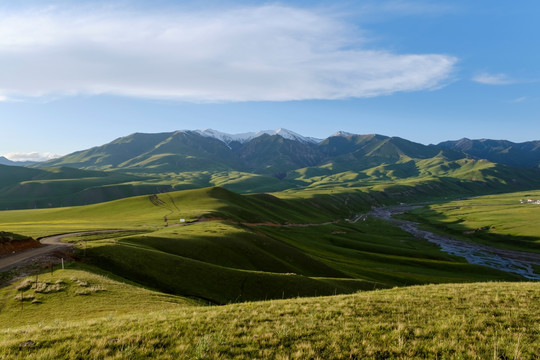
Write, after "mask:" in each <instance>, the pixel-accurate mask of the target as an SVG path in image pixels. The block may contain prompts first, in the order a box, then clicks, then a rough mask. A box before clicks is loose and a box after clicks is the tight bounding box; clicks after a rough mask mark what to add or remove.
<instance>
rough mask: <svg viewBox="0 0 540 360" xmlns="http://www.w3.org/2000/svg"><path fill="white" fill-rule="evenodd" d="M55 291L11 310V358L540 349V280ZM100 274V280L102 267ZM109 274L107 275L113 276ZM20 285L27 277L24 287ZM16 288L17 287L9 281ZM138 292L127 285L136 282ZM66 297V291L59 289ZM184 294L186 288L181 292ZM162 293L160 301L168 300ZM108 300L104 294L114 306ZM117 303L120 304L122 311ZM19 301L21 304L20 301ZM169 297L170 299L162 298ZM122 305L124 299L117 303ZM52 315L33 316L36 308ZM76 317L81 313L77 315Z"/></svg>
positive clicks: (534, 354)
mask: <svg viewBox="0 0 540 360" xmlns="http://www.w3.org/2000/svg"><path fill="white" fill-rule="evenodd" d="M57 276H58V277H59V278H60V277H63V278H66V279H68V280H67V281H68V282H69V284H70V285H69V286H70V288H69V290H68V292H67V293H64V292H58V293H52V294H50V295H47V296H49V297H51V300H48V299H45V300H44V301H43V303H42V304H28V305H27V307H26V308H25V309H24V310H20V309H19V308H18V307H17V305H18V303H17V302H16V301H15V300H14V294H15V293H16V291H15V289H14V288H10V289H8V290H7V291H10V293H9V296H7V297H6V296H4V297H3V298H4V301H7V302H12V303H14V306H13V307H12V308H6V307H5V308H4V309H3V310H2V313H0V316H4V319H6V316H8V317H9V319H17V318H18V317H21V320H15V322H11V323H10V322H6V321H2V322H0V358H6V359H8V358H25V359H52V358H54V359H64V358H69V359H83V358H85V359H86V358H94V359H102V358H115V359H142V358H162V359H410V358H431V359H537V358H538V357H540V327H539V324H540V284H539V283H480V284H459V285H456V284H447V285H429V286H413V287H406V288H395V289H389V290H379V291H368V292H362V293H358V294H352V295H339V296H330V297H316V298H299V299H289V300H273V301H262V302H247V303H242V304H231V305H226V306H218V307H216V306H203V307H201V306H192V305H190V304H185V303H180V304H178V303H173V302H175V301H172V302H169V301H165V302H159V301H158V302H156V299H155V298H152V297H150V298H148V297H145V296H146V295H145V293H144V292H142V293H141V295H140V296H141V297H142V298H141V299H145V298H146V299H151V301H150V302H147V303H146V306H145V307H138V310H137V312H136V313H135V312H132V311H128V312H127V313H124V312H123V310H124V309H128V308H129V302H131V301H133V300H131V299H129V297H126V301H127V302H128V303H126V304H124V305H121V304H118V303H115V304H113V305H111V306H110V308H109V309H108V311H103V312H102V313H101V315H102V316H100V314H99V313H94V314H93V316H96V317H93V318H90V317H85V316H84V315H83V317H82V318H81V317H80V316H81V315H82V314H84V311H85V309H84V308H81V307H79V308H76V307H71V306H66V307H65V308H62V309H60V310H59V311H60V313H61V314H62V315H61V316H63V317H60V318H58V316H59V314H58V311H45V310H41V309H43V307H45V306H47V304H48V303H49V302H50V303H51V304H53V303H54V302H55V301H58V304H60V303H63V302H66V301H67V302H68V303H69V301H71V300H69V299H71V298H73V299H77V300H78V299H79V298H84V299H85V300H86V301H88V302H89V303H90V305H89V307H90V308H91V307H92V305H91V304H92V301H99V299H100V298H101V299H107V298H108V297H112V296H119V295H120V294H119V293H118V294H117V292H120V291H121V289H122V287H118V288H117V287H115V286H113V285H112V284H111V283H110V282H109V283H107V285H106V287H107V291H103V292H98V293H92V294H91V295H86V296H80V295H76V294H75V293H74V292H73V291H72V288H73V289H79V288H81V287H79V286H78V285H76V284H75V283H74V280H69V278H70V277H72V276H73V277H77V278H82V277H83V276H86V275H83V274H82V273H80V272H75V273H69V271H66V273H65V274H63V273H60V272H59V273H58V275H57ZM88 281H89V282H92V281H94V282H96V283H99V282H98V281H97V280H95V278H89V279H88ZM100 281H105V280H103V278H102V279H101V280H100ZM17 285H19V284H15V285H14V286H17ZM3 291H4V293H5V291H6V290H3ZM124 291H127V290H124ZM52 298H58V300H52ZM173 300H174V299H173ZM156 303H158V304H160V305H159V306H157V307H156ZM103 305H104V304H102V306H103ZM114 305H120V306H121V308H120V309H122V311H117V310H118V309H119V308H115V307H114ZM10 306H11V305H10ZM159 307H161V308H159ZM115 309H116V310H115ZM26 312H28V314H34V316H39V318H40V321H39V322H38V321H33V322H32V321H30V322H28V323H25V320H24V318H25V317H26V316H28V315H25V313H26ZM68 318H69V320H68Z"/></svg>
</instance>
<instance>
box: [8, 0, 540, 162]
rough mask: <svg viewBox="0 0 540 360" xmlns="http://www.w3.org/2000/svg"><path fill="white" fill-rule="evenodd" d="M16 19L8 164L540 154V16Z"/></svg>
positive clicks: (368, 12) (195, 9) (40, 4)
mask: <svg viewBox="0 0 540 360" xmlns="http://www.w3.org/2000/svg"><path fill="white" fill-rule="evenodd" d="M13 3H15V2H6V3H0V68H1V69H2V70H1V72H0V74H1V75H0V125H1V127H0V129H1V134H2V141H0V155H7V156H8V157H9V158H11V159H15V160H22V159H27V158H43V157H47V156H53V155H55V154H56V155H63V154H67V153H70V152H73V151H76V150H82V149H86V148H89V147H92V146H96V145H101V144H104V143H107V142H109V141H111V140H113V139H115V138H117V137H120V136H125V135H128V134H130V133H133V132H164V131H174V130H181V129H203V128H213V129H216V130H219V131H223V132H228V133H239V132H248V131H255V130H261V129H276V128H280V127H283V128H287V129H290V130H292V131H295V132H298V133H300V134H302V135H306V136H313V137H319V138H324V137H327V136H329V135H330V134H332V133H334V132H336V131H338V130H344V131H348V132H353V133H358V134H367V133H379V134H384V135H390V136H400V137H403V138H407V139H410V140H413V141H417V142H421V143H424V144H429V143H438V142H440V141H444V140H449V139H458V138H462V137H468V138H495V139H508V140H512V141H516V142H522V141H527V140H537V139H540V121H539V120H540V119H539V114H540V112H539V111H538V110H539V109H540V91H539V90H540V67H539V66H538V64H540V46H539V45H540V44H539V40H538V34H540V22H538V21H537V14H538V13H539V11H540V3H539V2H538V1H527V0H525V1H520V2H510V1H496V2H495V1H481V0H476V1H444V0H440V1H412V0H411V1H406V0H389V1H361V0H357V1H332V2H328V1H318V2H317V1H281V2H263V1H205V2H200V1H183V2H179V1H160V0H157V1H152V2H148V1H103V2H100V1H77V2H75V1H55V2H45V1H20V2H16V4H13ZM202 3H204V5H203V4H202Z"/></svg>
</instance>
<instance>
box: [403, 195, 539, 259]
mask: <svg viewBox="0 0 540 360" xmlns="http://www.w3.org/2000/svg"><path fill="white" fill-rule="evenodd" d="M522 199H525V200H526V199H540V191H538V190H532V191H527V192H517V193H507V194H500V195H489V196H480V197H474V198H469V199H464V200H456V201H451V202H444V203H439V204H433V205H428V206H426V207H423V208H420V209H416V210H414V211H412V212H410V216H409V217H410V218H412V219H414V220H417V221H420V222H422V223H424V224H426V225H428V226H430V227H431V228H433V229H435V230H437V231H441V232H445V233H450V234H452V235H453V236H456V237H460V238H465V239H470V240H472V241H476V242H480V243H485V244H489V245H492V246H496V247H501V248H509V249H516V250H523V251H532V252H540V222H539V221H538V219H540V205H536V204H529V203H525V204H522V203H521V202H520V200H522Z"/></svg>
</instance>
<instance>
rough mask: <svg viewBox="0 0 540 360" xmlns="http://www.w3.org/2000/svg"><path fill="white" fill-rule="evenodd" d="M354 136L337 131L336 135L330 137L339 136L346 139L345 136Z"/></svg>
mask: <svg viewBox="0 0 540 360" xmlns="http://www.w3.org/2000/svg"><path fill="white" fill-rule="evenodd" d="M353 135H354V134H353V133H350V132H346V131H338V132H337V133H335V134H332V135H330V136H341V137H347V136H353Z"/></svg>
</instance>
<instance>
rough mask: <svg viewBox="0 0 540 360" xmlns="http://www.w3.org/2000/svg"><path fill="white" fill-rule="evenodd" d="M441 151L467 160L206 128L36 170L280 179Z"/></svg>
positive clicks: (370, 144) (379, 144) (388, 143)
mask: <svg viewBox="0 0 540 360" xmlns="http://www.w3.org/2000/svg"><path fill="white" fill-rule="evenodd" d="M439 153H445V154H446V155H448V156H450V157H452V158H456V159H457V158H463V157H466V155H464V154H463V153H462V152H460V151H453V150H448V149H443V148H441V147H437V146H434V145H422V144H418V143H414V142H411V141H408V140H405V139H401V138H398V137H388V136H383V135H355V134H351V133H346V132H337V133H336V134H334V135H332V136H330V137H328V138H326V139H324V140H318V139H313V138H307V137H304V136H302V135H299V134H296V133H294V132H292V131H290V130H286V129H277V130H266V131H258V132H252V133H244V134H237V135H230V134H225V133H222V132H218V131H215V130H211V129H206V130H184V131H175V132H170V133H158V134H143V133H135V134H131V135H128V136H126V137H122V138H118V139H116V140H114V141H112V142H110V143H108V144H105V145H102V146H97V147H93V148H91V149H88V150H83V151H78V152H75V153H72V154H69V155H66V156H63V157H60V158H57V159H53V160H49V161H47V162H44V163H40V164H36V165H35V167H38V168H45V167H56V166H67V167H74V168H79V169H87V170H112V169H117V170H126V171H127V170H129V171H136V170H140V169H144V170H145V171H203V170H208V171H215V170H236V171H247V172H254V173H260V174H270V175H278V174H283V173H286V172H288V171H292V170H295V169H299V168H304V167H311V166H321V165H324V164H327V163H331V162H333V161H338V162H340V161H351V160H353V159H354V160H361V159H363V158H365V159H364V160H367V161H364V163H365V164H364V165H360V164H359V163H358V161H357V162H356V166H357V167H358V165H360V168H362V169H363V168H366V167H370V166H372V165H380V164H381V163H383V162H394V161H398V160H399V159H401V158H402V157H408V158H418V159H426V158H431V157H433V156H436V155H437V154H439ZM336 157H337V158H336ZM345 158H348V159H349V160H346V159H345Z"/></svg>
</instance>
